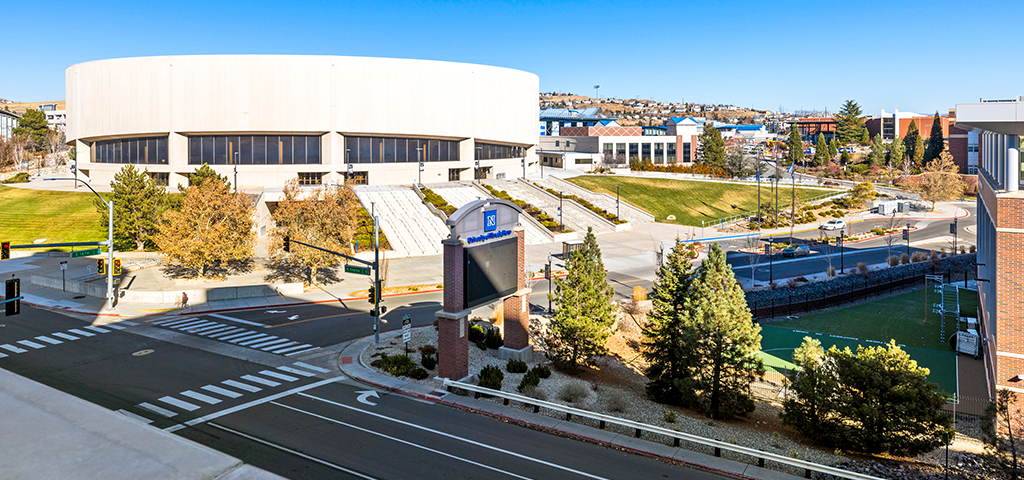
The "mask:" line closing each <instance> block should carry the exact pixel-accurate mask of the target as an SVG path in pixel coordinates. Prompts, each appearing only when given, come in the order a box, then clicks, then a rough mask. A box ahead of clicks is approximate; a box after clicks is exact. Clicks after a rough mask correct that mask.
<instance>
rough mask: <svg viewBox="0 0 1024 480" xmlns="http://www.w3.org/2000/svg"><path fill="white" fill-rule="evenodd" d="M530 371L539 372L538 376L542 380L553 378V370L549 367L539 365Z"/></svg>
mask: <svg viewBox="0 0 1024 480" xmlns="http://www.w3.org/2000/svg"><path fill="white" fill-rule="evenodd" d="M530 371H533V372H537V376H538V377H540V378H548V377H550V376H551V369H550V368H548V366H547V365H537V366H536V367H533V368H531V369H530Z"/></svg>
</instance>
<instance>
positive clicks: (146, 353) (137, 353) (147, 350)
mask: <svg viewBox="0 0 1024 480" xmlns="http://www.w3.org/2000/svg"><path fill="white" fill-rule="evenodd" d="M151 353H153V349H151V348H147V349H145V350H139V351H137V352H135V353H133V354H132V356H133V357H141V356H143V355H149V354H151Z"/></svg>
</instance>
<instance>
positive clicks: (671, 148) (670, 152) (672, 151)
mask: <svg viewBox="0 0 1024 480" xmlns="http://www.w3.org/2000/svg"><path fill="white" fill-rule="evenodd" d="M684 145H689V143H687V144H684ZM666 147H668V148H666V150H667V154H666V159H665V160H666V162H667V163H676V144H674V143H669V144H668V145H666Z"/></svg>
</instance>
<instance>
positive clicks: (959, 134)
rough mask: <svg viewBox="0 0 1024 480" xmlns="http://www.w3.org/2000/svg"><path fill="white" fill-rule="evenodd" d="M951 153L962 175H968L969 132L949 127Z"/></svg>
mask: <svg viewBox="0 0 1024 480" xmlns="http://www.w3.org/2000/svg"><path fill="white" fill-rule="evenodd" d="M949 153H950V155H952V156H953V163H955V164H956V166H957V168H959V169H960V173H967V131H966V130H961V129H959V128H957V127H956V126H955V125H950V126H949Z"/></svg>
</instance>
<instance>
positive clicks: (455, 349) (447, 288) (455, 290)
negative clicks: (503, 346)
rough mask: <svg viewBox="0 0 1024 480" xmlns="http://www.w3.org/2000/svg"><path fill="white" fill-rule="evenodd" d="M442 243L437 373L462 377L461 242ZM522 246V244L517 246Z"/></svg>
mask: <svg viewBox="0 0 1024 480" xmlns="http://www.w3.org/2000/svg"><path fill="white" fill-rule="evenodd" d="M441 244H442V245H443V246H444V308H443V309H442V310H441V311H439V312H437V376H438V377H441V378H448V379H451V380H462V379H464V378H466V377H467V376H469V341H468V339H467V338H466V335H468V326H467V325H466V318H467V317H469V310H466V309H465V305H463V301H464V298H463V290H464V285H463V279H464V278H465V276H464V275H463V269H464V268H465V262H464V261H463V249H464V247H463V245H462V242H461V241H459V240H457V239H452V238H449V239H445V240H443V241H441ZM520 248H522V247H520Z"/></svg>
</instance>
